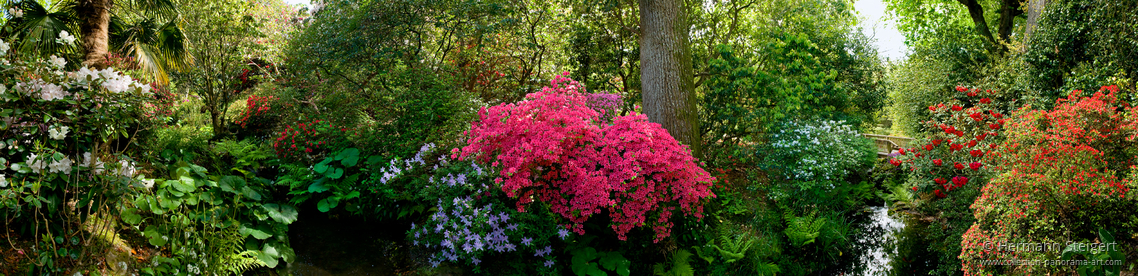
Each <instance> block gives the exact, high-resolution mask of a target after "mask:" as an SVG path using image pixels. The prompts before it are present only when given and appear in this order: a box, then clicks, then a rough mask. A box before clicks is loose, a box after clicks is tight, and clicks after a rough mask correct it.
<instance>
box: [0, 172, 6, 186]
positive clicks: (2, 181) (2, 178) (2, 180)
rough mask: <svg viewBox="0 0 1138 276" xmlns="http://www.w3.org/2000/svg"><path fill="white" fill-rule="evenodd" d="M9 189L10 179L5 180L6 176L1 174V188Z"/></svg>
mask: <svg viewBox="0 0 1138 276" xmlns="http://www.w3.org/2000/svg"><path fill="white" fill-rule="evenodd" d="M4 187H8V179H6V178H4V174H2V173H0V188H4Z"/></svg>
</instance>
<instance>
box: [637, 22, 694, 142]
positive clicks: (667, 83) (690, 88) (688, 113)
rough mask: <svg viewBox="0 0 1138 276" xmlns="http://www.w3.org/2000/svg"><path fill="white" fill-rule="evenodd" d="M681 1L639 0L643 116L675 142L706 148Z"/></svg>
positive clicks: (686, 23) (688, 27)
mask: <svg viewBox="0 0 1138 276" xmlns="http://www.w3.org/2000/svg"><path fill="white" fill-rule="evenodd" d="M690 29H691V23H689V22H688V7H687V5H686V3H685V2H684V1H683V0H641V1H640V32H641V33H640V83H641V90H642V91H643V92H642V93H643V94H642V96H641V97H642V99H643V100H642V101H643V104H644V106H643V110H644V114H645V115H648V119H649V120H651V121H652V122H655V123H659V124H660V125H661V126H663V127H664V129H666V130H668V133H670V134H671V135H672V137H675V138H676V140H678V141H680V142H681V143H683V144H685V145H688V146H690V147H691V149H692V152H693V153H694V154H695V156H700V154H701V153H702V152H703V150H702V145H703V141H702V139H701V138H700V131H699V111H698V108H697V105H698V102H697V98H696V94H695V87H694V83H693V81H694V80H693V77H694V75H693V73H692V63H691V49H690V48H689V46H688V45H689V41H688V40H689V35H690V34H689V30H690Z"/></svg>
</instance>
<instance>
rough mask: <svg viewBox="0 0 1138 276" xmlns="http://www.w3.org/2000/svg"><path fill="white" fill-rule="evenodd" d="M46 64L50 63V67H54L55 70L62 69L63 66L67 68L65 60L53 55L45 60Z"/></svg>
mask: <svg viewBox="0 0 1138 276" xmlns="http://www.w3.org/2000/svg"><path fill="white" fill-rule="evenodd" d="M47 62H48V63H50V64H51V66H55V68H56V69H63V67H64V66H67V60H64V59H63V58H61V57H57V56H55V55H51V57H49V58H47Z"/></svg>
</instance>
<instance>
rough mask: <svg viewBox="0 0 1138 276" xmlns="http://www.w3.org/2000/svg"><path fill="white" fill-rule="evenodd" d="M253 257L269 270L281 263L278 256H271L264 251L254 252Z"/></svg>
mask: <svg viewBox="0 0 1138 276" xmlns="http://www.w3.org/2000/svg"><path fill="white" fill-rule="evenodd" d="M253 256H255V257H257V260H258V261H261V262H262V263H264V264H265V266H267V267H269V268H274V267H277V263H278V262H279V261H278V260H277V257H276V256H271V255H269V254H268V253H265V252H264V251H253Z"/></svg>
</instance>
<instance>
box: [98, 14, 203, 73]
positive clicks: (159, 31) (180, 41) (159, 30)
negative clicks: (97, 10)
mask: <svg viewBox="0 0 1138 276" xmlns="http://www.w3.org/2000/svg"><path fill="white" fill-rule="evenodd" d="M111 21H112V24H111V25H112V27H111V33H112V39H111V40H112V42H114V43H115V44H116V45H117V47H115V48H116V49H118V50H117V51H118V52H120V53H123V54H126V55H130V56H133V57H134V58H135V60H136V61H137V62H138V65H139V67H140V68H142V69H143V72H145V73H146V74H148V75H150V76H152V77H153V79H154V80H155V81H157V82H158V83H159V84H163V85H164V84H166V83H168V82H169V81H170V73H171V72H172V71H180V70H182V69H185V68H187V67H188V66H189V58H188V57H187V54H186V50H185V36H184V35H183V34H182V30H181V28H179V27H178V25H177V19H172V20H170V21H169V22H167V23H165V24H162V25H158V24H156V23H155V19H153V18H146V19H143V20H141V21H138V22H135V23H134V24H127V23H125V22H122V20H121V19H117V18H113V19H112V20H111Z"/></svg>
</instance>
